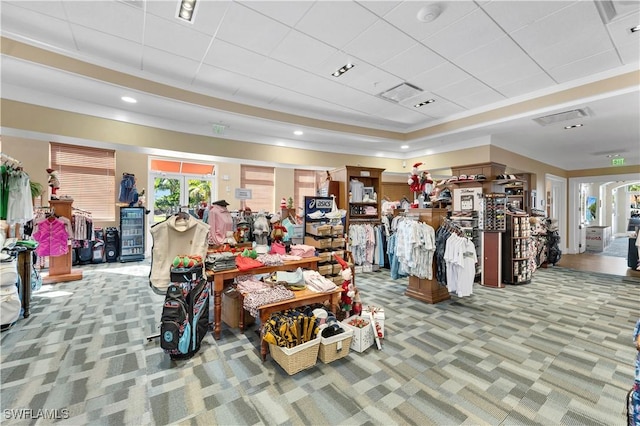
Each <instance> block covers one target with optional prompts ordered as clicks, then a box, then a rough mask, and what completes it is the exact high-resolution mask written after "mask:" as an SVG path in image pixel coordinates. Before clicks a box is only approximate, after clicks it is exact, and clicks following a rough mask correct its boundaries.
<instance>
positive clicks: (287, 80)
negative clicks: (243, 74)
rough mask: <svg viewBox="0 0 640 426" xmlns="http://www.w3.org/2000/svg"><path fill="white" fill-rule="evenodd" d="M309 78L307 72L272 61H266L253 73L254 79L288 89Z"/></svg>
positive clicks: (309, 74)
mask: <svg viewBox="0 0 640 426" xmlns="http://www.w3.org/2000/svg"><path fill="white" fill-rule="evenodd" d="M310 76H312V74H311V73H309V72H307V71H304V70H301V69H298V68H296V67H293V66H291V65H287V64H284V63H282V62H280V61H276V60H274V59H268V60H267V61H266V62H264V63H263V64H262V66H261V67H260V69H258V70H257V71H256V72H255V73H254V78H256V79H258V80H261V81H264V82H270V83H271V84H274V85H276V86H280V87H287V88H288V87H290V86H291V84H292V83H296V82H301V83H304V81H306V79H307V78H308V77H310Z"/></svg>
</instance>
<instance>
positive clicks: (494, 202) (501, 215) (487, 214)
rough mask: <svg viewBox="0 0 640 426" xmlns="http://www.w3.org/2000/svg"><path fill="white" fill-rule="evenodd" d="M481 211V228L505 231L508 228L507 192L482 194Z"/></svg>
mask: <svg viewBox="0 0 640 426" xmlns="http://www.w3.org/2000/svg"><path fill="white" fill-rule="evenodd" d="M481 204H482V208H481V209H480V212H479V217H478V219H479V223H480V229H481V230H483V231H493V232H504V231H505V230H506V211H507V196H506V194H505V193H490V194H484V195H483V196H482V203H481Z"/></svg>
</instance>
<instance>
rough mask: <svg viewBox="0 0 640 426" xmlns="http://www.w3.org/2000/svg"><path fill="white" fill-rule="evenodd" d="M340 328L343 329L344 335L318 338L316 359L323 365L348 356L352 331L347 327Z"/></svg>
mask: <svg viewBox="0 0 640 426" xmlns="http://www.w3.org/2000/svg"><path fill="white" fill-rule="evenodd" d="M342 328H344V333H340V334H336V335H335V336H331V337H321V338H320V350H319V351H318V358H320V361H322V362H324V363H325V364H328V363H330V362H332V361H335V360H336V359H340V358H344V357H345V356H347V355H349V348H350V347H351V339H353V330H351V329H350V328H348V327H342Z"/></svg>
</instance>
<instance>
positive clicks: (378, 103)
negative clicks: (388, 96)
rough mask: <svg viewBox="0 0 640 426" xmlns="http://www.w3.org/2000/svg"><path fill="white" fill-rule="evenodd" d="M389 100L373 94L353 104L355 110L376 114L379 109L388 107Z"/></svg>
mask: <svg viewBox="0 0 640 426" xmlns="http://www.w3.org/2000/svg"><path fill="white" fill-rule="evenodd" d="M388 104H389V101H385V100H384V99H381V98H378V97H376V96H373V95H369V96H368V97H365V98H363V99H362V100H361V101H360V102H356V103H354V104H353V105H352V107H353V108H354V109H355V110H358V111H362V112H365V113H368V114H376V113H377V112H378V111H380V110H382V109H383V108H386V107H387V105H388Z"/></svg>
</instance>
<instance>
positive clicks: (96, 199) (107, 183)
mask: <svg viewBox="0 0 640 426" xmlns="http://www.w3.org/2000/svg"><path fill="white" fill-rule="evenodd" d="M50 149H51V168H52V169H54V170H56V171H57V172H58V178H59V180H60V189H59V190H58V196H60V195H69V196H70V197H72V198H73V206H74V207H77V208H80V209H82V210H86V211H88V212H91V215H92V217H93V219H94V220H102V221H114V220H115V219H116V214H115V213H116V207H115V199H116V196H115V191H116V178H115V169H116V161H115V151H114V150H110V149H100V148H89V147H84V146H77V145H66V144H61V143H56V142H51V143H50Z"/></svg>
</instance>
